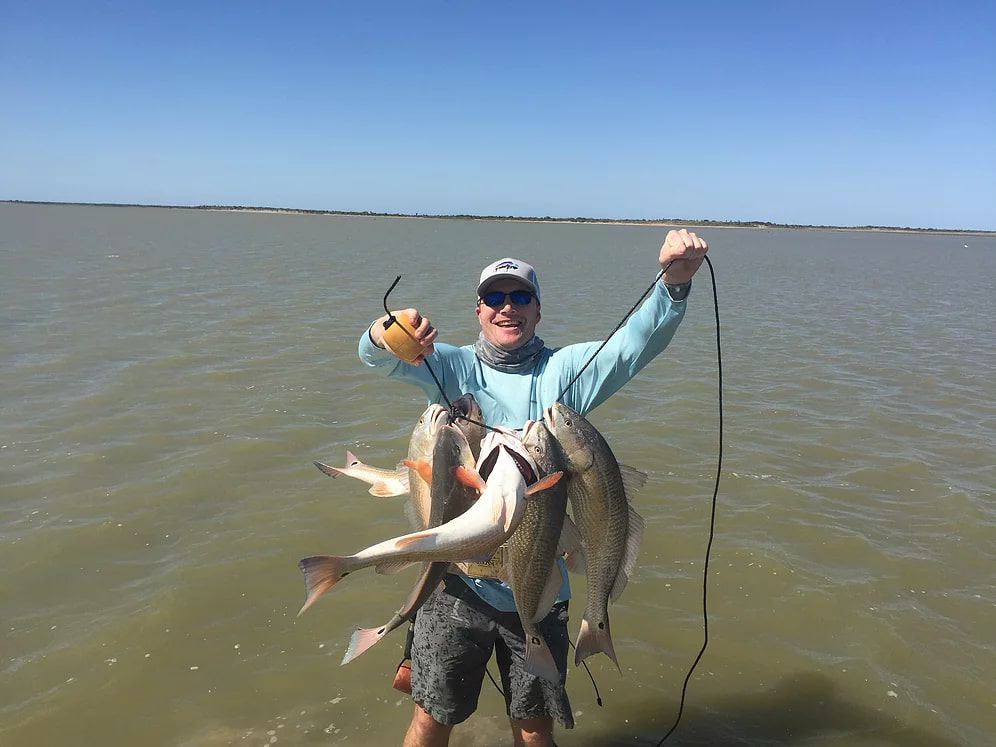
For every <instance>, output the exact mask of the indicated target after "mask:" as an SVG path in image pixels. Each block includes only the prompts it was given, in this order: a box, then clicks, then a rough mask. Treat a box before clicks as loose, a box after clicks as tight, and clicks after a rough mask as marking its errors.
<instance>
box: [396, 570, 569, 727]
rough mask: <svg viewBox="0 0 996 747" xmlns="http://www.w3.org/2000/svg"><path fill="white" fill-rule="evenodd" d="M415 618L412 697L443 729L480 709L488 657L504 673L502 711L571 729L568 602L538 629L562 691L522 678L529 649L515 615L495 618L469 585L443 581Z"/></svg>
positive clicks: (493, 611) (541, 681)
mask: <svg viewBox="0 0 996 747" xmlns="http://www.w3.org/2000/svg"><path fill="white" fill-rule="evenodd" d="M445 583H446V585H445V587H444V588H441V589H439V590H437V591H436V593H434V594H433V595H432V596H431V597H430V598H429V600H428V601H427V602H426V603H425V605H424V606H423V607H422V608H421V609H420V610H419V611H418V616H417V617H416V618H415V640H414V642H413V643H412V698H413V699H414V701H415V702H416V703H418V704H419V705H420V706H421V707H422V710H424V711H425V712H426V713H428V714H429V715H430V716H432V718H433V719H435V720H436V721H438V722H439V723H441V724H449V725H452V724H459V723H460V722H461V721H466V720H467V719H468V718H470V715H471V714H472V713H473V712H474V711H475V710H477V701H478V698H479V697H480V694H481V683H482V682H483V680H484V670H485V667H487V664H488V660H489V659H490V658H491V652H492V651H494V652H495V661H496V663H497V665H498V671H499V672H500V673H501V682H502V689H503V690H504V691H505V712H506V713H507V714H508V715H509V717H510V718H512V719H516V720H520V719H528V718H536V717H538V716H552V717H553V718H554V719H556V720H557V721H559V722H560V723H561V724H562V725H563V726H564V727H566V728H568V729H572V728H573V727H574V715H573V713H571V703H570V701H569V700H568V699H567V691H566V690H565V689H564V680H565V678H566V676H567V674H566V673H567V646H568V639H567V602H558V603H557V604H555V605H554V606H553V609H552V610H550V614H549V615H547V616H546V617H545V618H543V620H542V621H541V622H540V624H539V629H540V632H541V633H542V634H543V638H544V639H546V642H547V645H548V646H549V647H550V651H551V652H552V653H553V658H554V661H556V662H557V669H558V670H560V674H561V679H560V683H559V684H554V683H552V682H548V681H547V680H544V679H542V678H540V677H535V676H533V675H531V674H529V673H528V672H526V671H525V669H524V668H523V667H524V663H525V655H526V643H525V635H524V634H523V632H522V623H521V622H520V621H519V615H518V613H516V612H499V611H498V610H496V609H495V608H494V607H492V606H491V605H489V604H487V603H486V602H485V601H484V600H482V599H481V598H480V597H478V596H477V594H475V593H474V592H473V591H471V590H470V588H469V587H468V586H467V584H466V583H464V582H463V581H461V580H460V579H459V578H457V577H455V576H453V575H447V576H446V579H445Z"/></svg>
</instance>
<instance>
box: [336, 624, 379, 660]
mask: <svg viewBox="0 0 996 747" xmlns="http://www.w3.org/2000/svg"><path fill="white" fill-rule="evenodd" d="M386 632H387V627H386V626H384V625H381V626H380V627H379V628H359V629H358V630H356V631H354V632H353V636H352V637H351V638H350V639H349V646H348V647H347V648H346V654H345V655H344V656H343V657H342V663H343V664H348V663H349V662H351V661H352V660H353V659H355V658H356V657H357V656H359V655H360V654H362V653H363V652H364V651H366V650H367V649H368V648H370V647H371V646H373V645H374V644H375V643H377V641H379V640H380V639H381V638H383V637H384V633H386ZM340 666H341V665H340Z"/></svg>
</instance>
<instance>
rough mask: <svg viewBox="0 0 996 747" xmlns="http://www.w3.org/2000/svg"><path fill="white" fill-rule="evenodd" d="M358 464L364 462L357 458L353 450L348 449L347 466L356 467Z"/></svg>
mask: <svg viewBox="0 0 996 747" xmlns="http://www.w3.org/2000/svg"><path fill="white" fill-rule="evenodd" d="M357 464H363V462H361V461H360V460H359V459H357V458H356V457H355V456H354V455H353V452H351V451H349V449H347V450H346V466H347V467H355V466H356V465H357Z"/></svg>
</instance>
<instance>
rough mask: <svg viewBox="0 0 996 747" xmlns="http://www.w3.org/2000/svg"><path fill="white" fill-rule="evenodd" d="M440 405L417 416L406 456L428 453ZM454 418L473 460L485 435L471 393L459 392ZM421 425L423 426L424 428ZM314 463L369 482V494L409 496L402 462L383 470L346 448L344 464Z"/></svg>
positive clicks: (334, 474) (330, 472) (328, 471)
mask: <svg viewBox="0 0 996 747" xmlns="http://www.w3.org/2000/svg"><path fill="white" fill-rule="evenodd" d="M441 407H442V405H430V407H429V408H428V409H427V410H426V412H425V413H423V415H422V417H421V418H419V421H418V423H416V425H415V431H414V432H413V433H412V440H411V441H410V442H409V449H408V458H409V459H421V458H422V457H424V456H425V455H426V450H428V451H430V452H431V446H430V445H429V441H428V439H429V437H430V434H431V432H434V427H433V426H432V425H431V421H432V419H433V417H434V416H438V409H439V408H441ZM430 411H431V414H430ZM423 418H424V420H423ZM454 419H455V422H456V425H457V427H458V428H459V429H460V430H461V431H463V434H464V435H465V436H466V437H467V441H468V443H469V444H470V450H471V453H472V454H473V457H474V460H475V461H476V460H477V458H478V457H479V456H480V453H481V441H482V440H483V438H484V433H485V428H486V426H485V424H484V414H483V413H482V412H481V406H480V404H478V402H477V400H476V399H475V398H474V395H473V394H470V393H467V394H462V395H460V396H459V397H457V398H456V399H455V400H454V401H453V405H452V407H451V411H450V420H451V421H452V420H454ZM423 425H424V426H425V429H423ZM313 464H314V465H315V466H316V467H318V469H320V470H321V471H322V472H324V473H325V474H326V475H328V476H329V477H338V476H339V475H346V476H347V477H352V478H355V479H357V480H362V481H363V482H366V483H369V484H370V486H371V487H370V490H369V492H370V494H371V495H376V496H378V497H380V498H393V497H395V496H400V495H408V494H409V492H410V491H409V480H410V477H411V473H410V472H409V468H408V467H406V466H405V464H404V461H401V462H398V464H397V466H396V467H395V469H394V470H389V469H383V468H381V467H373V466H371V465H369V464H364V463H363V462H361V461H360V460H359V459H357V458H356V456H355V455H354V454H353V453H352V452H351V451H347V452H346V465H345V466H344V467H333V466H332V465H329V464H325V463H324V462H314V463H313ZM423 518H424V516H421V515H420V520H421V519H423ZM424 528H425V526H424V525H423V526H413V527H412V529H424Z"/></svg>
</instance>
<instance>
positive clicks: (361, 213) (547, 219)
mask: <svg viewBox="0 0 996 747" xmlns="http://www.w3.org/2000/svg"><path fill="white" fill-rule="evenodd" d="M4 202H6V203H10V204H21V205H67V206H69V205H77V206H84V207H142V208H158V209H167V210H219V211H231V212H257V213H263V212H266V213H284V214H291V215H339V216H356V217H368V218H434V219H439V220H485V221H509V222H516V221H518V222H524V223H579V224H584V223H596V224H618V225H669V226H677V225H689V226H708V227H713V228H802V229H818V230H835V231H892V232H897V233H917V232H929V233H948V234H981V235H996V230H986V229H974V228H914V227H910V226H879V225H862V226H835V225H825V224H804V223H774V222H771V221H762V220H711V219H706V218H699V219H695V220H690V219H678V218H591V217H584V216H578V217H574V218H557V217H553V216H549V215H547V216H544V217H537V216H517V215H475V214H471V213H448V214H433V213H390V212H378V211H371V210H317V209H308V208H287V207H272V206H263V205H157V204H147V203H127V202H76V201H72V202H65V201H58V200H0V203H4Z"/></svg>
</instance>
